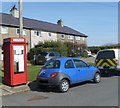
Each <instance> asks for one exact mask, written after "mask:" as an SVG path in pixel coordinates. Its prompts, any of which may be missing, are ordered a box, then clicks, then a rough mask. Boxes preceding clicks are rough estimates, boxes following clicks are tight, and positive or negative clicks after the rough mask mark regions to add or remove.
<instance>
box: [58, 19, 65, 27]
mask: <svg viewBox="0 0 120 108" xmlns="http://www.w3.org/2000/svg"><path fill="white" fill-rule="evenodd" d="M57 24H58V25H59V26H61V27H63V26H64V22H63V21H62V19H60V20H58V22H57Z"/></svg>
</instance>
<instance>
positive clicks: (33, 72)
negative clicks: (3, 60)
mask: <svg viewBox="0 0 120 108" xmlns="http://www.w3.org/2000/svg"><path fill="white" fill-rule="evenodd" d="M41 67H42V66H41V65H38V66H35V65H31V66H28V80H29V81H34V80H36V77H37V74H38V72H39V70H40V69H41Z"/></svg>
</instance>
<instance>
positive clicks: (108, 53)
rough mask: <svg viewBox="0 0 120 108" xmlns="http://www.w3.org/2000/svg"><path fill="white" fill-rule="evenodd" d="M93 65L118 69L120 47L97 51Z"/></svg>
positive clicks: (119, 65)
mask: <svg viewBox="0 0 120 108" xmlns="http://www.w3.org/2000/svg"><path fill="white" fill-rule="evenodd" d="M95 65H96V66H97V67H98V68H99V69H120V49H108V50H100V51H98V53H97V56H96V59H95Z"/></svg>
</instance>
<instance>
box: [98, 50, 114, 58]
mask: <svg viewBox="0 0 120 108" xmlns="http://www.w3.org/2000/svg"><path fill="white" fill-rule="evenodd" d="M113 58H115V53H114V51H112V50H111V51H100V52H99V53H98V55H97V58H96V59H113Z"/></svg>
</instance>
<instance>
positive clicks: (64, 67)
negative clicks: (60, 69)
mask: <svg viewBox="0 0 120 108" xmlns="http://www.w3.org/2000/svg"><path fill="white" fill-rule="evenodd" d="M69 61H71V63H72V65H73V67H66V63H67V62H69ZM64 68H65V69H73V68H75V66H74V63H73V61H72V60H67V61H66V62H65V65H64Z"/></svg>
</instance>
